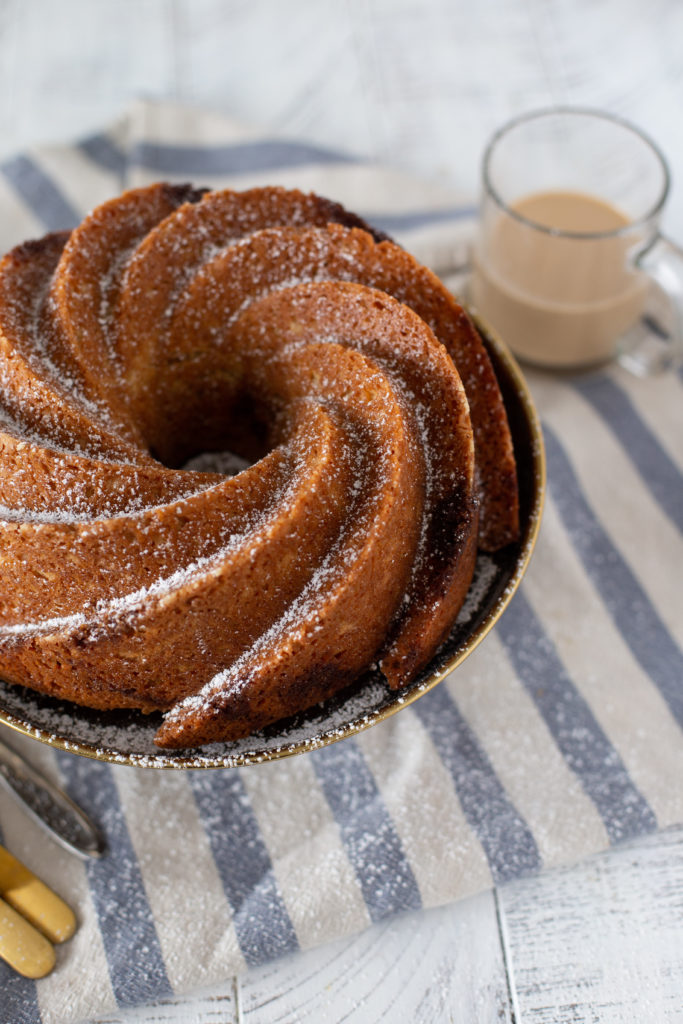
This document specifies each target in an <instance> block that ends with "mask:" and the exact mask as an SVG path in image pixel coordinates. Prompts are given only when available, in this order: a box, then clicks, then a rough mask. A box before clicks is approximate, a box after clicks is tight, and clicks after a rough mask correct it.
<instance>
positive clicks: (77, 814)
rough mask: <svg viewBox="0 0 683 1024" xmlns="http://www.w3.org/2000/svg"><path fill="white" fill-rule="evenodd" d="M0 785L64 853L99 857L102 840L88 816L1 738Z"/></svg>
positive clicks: (102, 847) (102, 850) (102, 848)
mask: <svg viewBox="0 0 683 1024" xmlns="http://www.w3.org/2000/svg"><path fill="white" fill-rule="evenodd" d="M0 785H2V786H3V787H4V788H5V789H6V790H7V792H8V793H10V794H11V796H13V797H14V798H15V799H16V800H18V801H19V803H21V805H22V806H23V807H24V809H25V810H26V811H28V813H29V814H30V816H31V817H32V818H33V819H34V820H35V821H37V822H38V824H39V825H42V827H43V828H44V829H46V830H47V831H48V832H49V833H50V835H51V836H52V837H53V838H54V839H56V840H57V842H59V843H61V845H62V846H64V847H66V849H67V850H71V852H72V853H75V854H77V855H78V856H79V857H83V858H87V857H101V856H102V854H103V853H104V851H105V843H104V839H103V838H102V836H101V834H100V833H99V831H98V830H97V828H96V827H95V825H93V823H92V821H90V819H89V818H88V816H87V815H86V814H84V812H83V811H82V810H81V809H80V807H78V805H77V804H75V803H74V802H73V800H72V799H71V798H70V797H69V796H67V795H66V793H65V792H64V791H63V790H61V789H60V788H59V787H58V786H55V785H54V783H52V782H50V780H49V779H46V778H45V776H44V775H43V774H42V773H41V772H39V771H38V770H37V769H36V768H33V767H32V765H30V764H29V763H28V762H27V761H25V760H24V758H23V757H21V756H20V755H19V754H17V752H16V751H15V750H12V748H11V747H9V746H7V744H6V743H4V742H3V741H2V740H1V739H0Z"/></svg>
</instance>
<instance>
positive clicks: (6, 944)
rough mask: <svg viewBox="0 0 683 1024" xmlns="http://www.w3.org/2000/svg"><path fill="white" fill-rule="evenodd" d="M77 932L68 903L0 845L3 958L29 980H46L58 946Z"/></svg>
mask: <svg viewBox="0 0 683 1024" xmlns="http://www.w3.org/2000/svg"><path fill="white" fill-rule="evenodd" d="M75 930H76V917H75V915H74V912H73V911H72V910H71V908H70V907H68V906H67V904H66V903H65V902H64V900H62V899H61V898H60V897H59V896H57V894H56V893H54V892H53V891H52V889H50V888H48V886H47V885H45V883H44V882H41V880H40V879H39V878H37V877H36V876H35V875H34V874H33V872H32V871H29V869H28V868H27V867H26V866H25V865H24V864H22V863H21V861H19V860H17V858H16V857H13V856H12V854H11V853H10V852H9V850H6V849H5V848H4V846H0V957H2V959H3V960H5V961H6V962H7V963H8V964H9V965H10V967H13V968H14V969H15V970H16V971H18V972H19V973H20V974H23V975H25V977H27V978H42V977H44V975H46V974H49V972H50V971H51V970H52V968H53V967H54V965H55V950H54V946H55V944H57V943H59V942H64V941H65V940H66V939H68V938H70V937H71V936H72V935H73V933H74V931H75Z"/></svg>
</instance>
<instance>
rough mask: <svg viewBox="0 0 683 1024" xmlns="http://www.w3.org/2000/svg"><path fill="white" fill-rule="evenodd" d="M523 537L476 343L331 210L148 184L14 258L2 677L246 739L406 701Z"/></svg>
mask: <svg viewBox="0 0 683 1024" xmlns="http://www.w3.org/2000/svg"><path fill="white" fill-rule="evenodd" d="M456 367H457V369H456ZM225 451H230V452H233V453H235V454H236V456H238V457H239V458H240V460H241V462H240V464H241V466H243V467H244V468H242V469H241V471H240V472H238V473H236V475H233V476H227V475H225V474H222V473H218V472H207V471H203V470H202V469H201V468H192V467H193V466H194V467H196V466H197V463H198V462H199V463H201V459H197V458H196V456H198V455H199V454H200V453H205V452H225ZM518 529H519V527H518V505H517V482H516V474H515V462H514V455H513V450H512V444H511V440H510V433H509V430H508V425H507V420H506V416H505V410H504V407H503V403H502V400H501V395H500V391H499V389H498V385H497V382H496V378H495V374H494V372H493V369H492V367H491V364H490V361H489V359H488V356H487V354H486V350H485V348H484V346H483V344H482V342H481V339H480V337H479V335H478V333H477V331H476V329H475V327H474V326H473V324H472V322H471V321H470V319H469V318H468V316H467V315H466V313H465V312H464V311H463V310H462V308H461V307H460V306H459V305H458V304H457V303H456V301H455V300H454V299H453V297H452V296H451V295H450V294H449V292H448V291H447V290H446V289H445V288H444V286H443V285H442V284H441V283H440V281H439V280H438V279H437V278H436V277H435V276H434V275H433V274H432V273H431V272H430V271H428V270H427V269H425V268H424V267H422V266H420V265H419V264H418V263H417V262H416V261H415V260H414V259H413V258H412V257H411V256H410V255H408V254H407V253H406V252H405V251H403V250H402V249H401V248H399V247H398V246H397V245H395V244H393V243H392V242H391V241H389V240H388V239H386V238H385V237H384V236H382V235H381V234H379V233H377V232H374V231H373V230H372V229H371V228H369V227H368V226H367V225H365V224H364V223H363V221H361V220H360V219H359V218H358V217H356V216H355V215H353V214H350V213H349V212H347V211H345V210H344V209H343V208H342V207H340V206H338V205H337V204H335V203H332V202H330V201H328V200H325V199H322V198H320V197H317V196H312V195H303V194H302V193H299V192H296V191H285V190H283V189H279V188H262V189H254V190H251V191H248V192H241V193H239V192H232V191H222V192H206V191H204V190H195V189H193V188H190V187H189V186H169V185H164V184H161V185H153V186H150V187H148V188H142V189H137V190H132V191H130V192H127V193H125V194H124V195H123V196H121V197H119V198H117V199H114V200H112V201H110V202H108V203H105V204H104V205H102V206H100V207H98V208H97V209H96V210H95V211H94V212H93V213H91V214H90V215H89V216H88V217H87V218H86V219H85V221H84V222H83V223H82V224H81V225H80V227H78V228H77V229H76V230H74V231H73V232H71V233H70V234H69V233H63V234H55V235H49V236H47V237H46V238H44V239H41V240H39V241H36V242H27V243H25V244H24V245H21V246H19V247H18V248H16V249H14V250H13V251H12V252H10V253H9V254H8V255H7V256H6V257H5V258H4V260H3V261H2V263H1V264H0V676H1V677H2V678H4V679H6V680H7V681H9V682H11V683H15V684H18V685H23V686H27V687H30V688H33V689H35V690H39V691H42V692H44V693H47V694H50V695H53V696H56V697H59V698H63V699H66V700H69V701H74V702H76V703H78V704H82V705H86V706H88V707H93V708H102V709H109V708H139V709H141V710H143V711H152V710H161V711H164V712H165V715H164V718H163V721H162V724H161V726H160V728H159V730H158V732H157V736H156V742H157V743H158V744H159V745H160V746H162V747H188V746H195V745H199V744H203V743H207V742H211V741H214V740H231V739H236V738H238V737H241V736H246V735H248V734H249V733H251V732H253V731H254V730H257V729H259V728H261V727H263V726H265V725H267V724H269V723H272V722H275V721H278V720H279V719H281V718H284V717H287V716H289V715H292V714H293V713H295V712H297V711H300V710H303V709H306V708H308V707H310V706H312V705H313V704H316V703H318V702H319V701H321V700H324V699H326V698H327V697H329V696H330V695H332V694H333V693H335V692H336V691H338V690H339V689H341V688H343V687H345V686H347V685H349V684H350V683H351V682H353V681H354V680H356V679H357V678H358V677H359V676H360V675H362V674H363V673H364V672H365V671H366V670H367V669H368V668H369V667H370V666H372V665H374V664H377V665H379V668H380V669H381V671H382V672H383V673H384V675H385V677H386V679H387V681H388V684H389V685H390V686H392V687H401V686H404V685H405V684H406V683H408V682H410V681H411V680H412V679H414V678H415V677H416V675H417V674H418V673H419V672H420V670H421V669H422V668H424V667H425V665H426V664H427V663H428V662H429V661H430V659H431V658H432V657H433V655H434V653H435V651H436V649H437V648H438V646H439V644H440V643H441V642H442V641H443V639H444V638H445V636H446V635H447V634H448V633H449V631H450V629H451V628H452V626H453V623H454V621H455V619H456V617H457V614H458V611H459V609H460V607H461V606H462V603H463V601H464V598H465V595H466V593H467V590H468V587H469V585H470V582H471V578H472V573H473V570H474V564H475V560H476V556H477V547H478V546H479V547H481V548H484V549H485V550H488V551H493V550H496V549H498V548H500V547H502V546H504V545H506V544H508V543H510V542H511V541H514V540H515V539H516V538H517V534H518Z"/></svg>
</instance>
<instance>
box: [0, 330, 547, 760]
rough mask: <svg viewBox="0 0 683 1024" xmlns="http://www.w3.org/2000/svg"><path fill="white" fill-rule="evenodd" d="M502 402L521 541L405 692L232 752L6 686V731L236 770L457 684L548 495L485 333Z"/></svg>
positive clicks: (297, 724)
mask: <svg viewBox="0 0 683 1024" xmlns="http://www.w3.org/2000/svg"><path fill="white" fill-rule="evenodd" d="M478 327H479V330H480V332H481V334H482V337H483V338H484V341H485V343H486V347H487V349H488V351H489V354H490V356H491V358H492V360H493V364H494V366H495V370H496V374H497V376H498V380H499V383H500V386H501V390H502V393H503V400H504V402H505V408H506V410H507V414H508V419H509V422H510V429H511V431H512V437H513V441H514V446H515V455H516V458H517V468H518V474H519V487H520V512H521V525H522V531H521V537H520V540H519V541H518V542H517V543H516V544H510V545H508V547H506V548H504V549H503V550H502V551H500V552H497V553H496V554H494V555H487V554H483V553H480V554H479V556H478V558H477V565H476V569H475V574H474V580H473V582H472V586H471V587H470V591H469V593H468V596H467V600H466V602H465V605H464V607H463V609H462V611H461V613H460V615H459V616H458V620H457V622H456V624H455V626H454V628H453V630H452V632H451V634H450V636H449V637H448V639H447V640H446V642H445V643H444V644H443V645H442V646H441V648H440V649H439V651H438V652H437V654H436V656H435V657H434V658H433V659H432V661H431V662H430V664H429V665H428V666H427V668H426V669H425V670H424V671H423V672H422V673H421V674H420V676H419V677H418V678H417V679H416V680H415V681H414V682H413V683H412V684H411V685H410V686H407V687H405V688H404V689H403V690H399V691H393V690H390V689H389V687H388V686H387V685H386V683H385V682H384V680H383V679H382V677H381V675H380V674H379V673H372V672H371V673H368V674H367V675H366V676H364V677H363V678H362V679H359V680H358V681H357V682H356V683H355V684H354V685H353V686H351V687H349V688H348V689H347V690H344V691H343V692H342V693H340V694H337V695H336V696H335V697H333V698H331V699H330V700H328V701H326V702H325V703H324V704H320V705H317V706H316V707H314V708H310V709H309V710H308V711H305V712H302V713H301V714H299V715H296V716H295V717H294V718H291V719H287V720H286V721H282V722H277V723H276V724H275V725H273V726H270V727H269V728H268V729H264V730H263V731H261V732H258V733H254V734H253V735H251V736H248V737H246V738H245V739H242V740H235V741H233V742H231V743H214V744H210V745H209V746H206V747H201V748H198V749H192V750H163V751H162V750H159V748H158V747H155V745H154V739H153V737H154V734H155V732H156V730H157V728H158V726H159V724H160V721H161V716H160V714H152V715H143V714H141V713H139V712H131V711H94V710H92V709H90V708H84V707H79V706H77V705H75V704H71V703H68V702H66V701H58V700H54V699H52V698H50V697H46V696H43V695H42V694H39V693H35V692H34V691H32V690H27V689H25V688H23V687H16V686H11V685H9V684H7V683H4V682H2V681H0V722H4V723H5V724H6V725H8V726H10V727H11V728H13V729H16V730H17V731H18V732H21V733H24V734H25V735H27V736H33V737H34V738H35V739H37V740H40V741H42V742H43V743H47V744H49V745H50V746H52V747H56V748H58V749H61V750H69V751H73V752H74V753H77V754H83V755H84V756H86V757H92V758H95V759H96V760H98V761H110V762H113V763H118V764H127V765H138V766H144V767H150V768H227V767H236V766H241V765H247V764H255V763H257V762H261V761H273V760H276V759H278V758H281V757H289V756H291V755H293V754H300V753H303V752H305V751H307V750H312V749H314V748H315V747H320V746H324V745H326V744H328V743H334V742H335V741H336V740H340V739H343V738H344V737H346V736H351V735H353V734H354V733H358V732H361V731H362V730H363V729H367V728H368V727H369V726H371V725H374V724H375V723H377V722H380V721H382V720H383V719H385V718H388V717H389V716H390V715H393V714H395V713H396V712H397V711H400V710H401V709H402V708H404V707H407V706H408V705H410V704H412V702H413V701H415V700H417V699H418V698H419V697H421V696H422V695H423V694H425V693H427V692H428V691H429V690H431V689H432V687H434V686H436V685H437V683H439V682H440V681H441V680H442V679H443V678H445V676H447V675H449V673H450V672H452V671H453V670H454V669H455V668H457V666H458V665H460V664H461V662H463V661H464V660H465V658H466V657H467V656H468V655H469V654H470V653H471V652H472V651H473V650H474V649H475V647H477V646H478V645H479V644H480V643H481V641H482V640H483V639H484V637H485V636H486V634H487V633H488V632H489V630H490V629H491V628H492V626H493V625H494V624H495V623H496V622H497V620H498V619H499V618H500V616H501V615H502V613H503V611H504V610H505V608H506V606H507V604H508V602H509V601H510V599H511V597H512V595H513V594H514V592H515V590H516V589H517V586H518V585H519V583H520V580H521V579H522V577H523V575H524V573H525V571H526V569H527V566H528V564H529V559H530V558H531V553H532V551H533V548H534V544H535V542H536V536H537V534H538V529H539V526H540V520H541V512H542V507H543V496H544V491H545V455H544V449H543V438H542V434H541V428H540V424H539V422H538V417H537V415H536V411H535V409H534V406H533V402H532V400H531V396H530V394H529V390H528V388H527V385H526V382H525V380H524V378H523V376H522V374H521V372H520V370H519V367H518V366H517V363H516V362H515V360H514V359H513V357H512V356H511V355H510V353H509V351H508V350H507V348H506V347H505V345H504V344H503V343H502V342H501V341H500V340H499V339H498V338H497V337H496V336H495V335H494V334H493V332H491V331H490V329H489V328H488V327H486V326H485V325H483V324H482V323H480V322H479V323H478Z"/></svg>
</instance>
